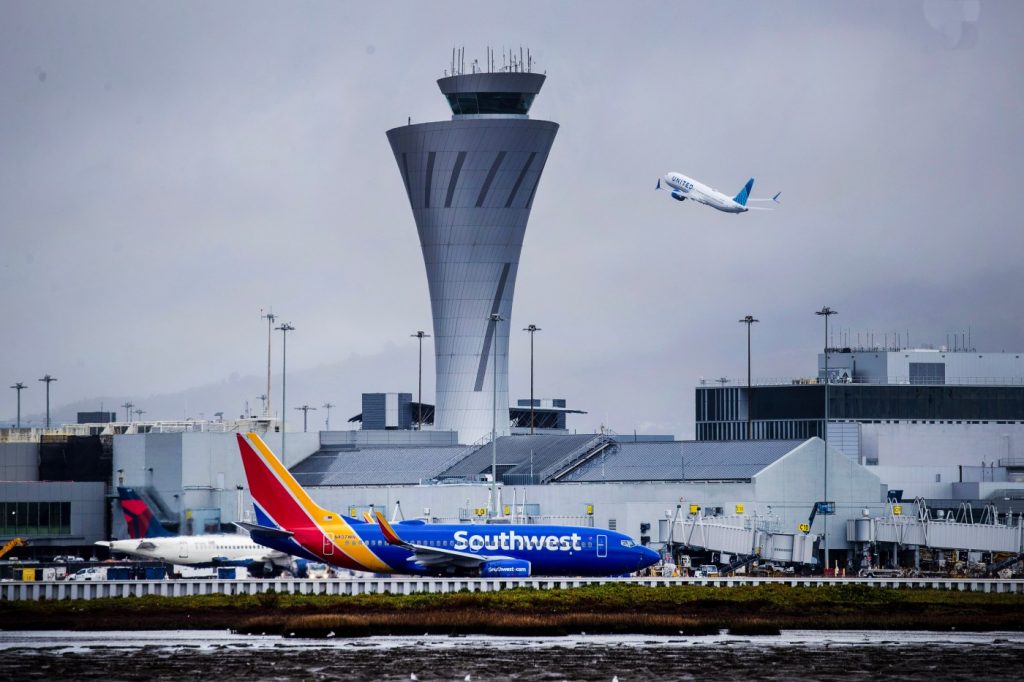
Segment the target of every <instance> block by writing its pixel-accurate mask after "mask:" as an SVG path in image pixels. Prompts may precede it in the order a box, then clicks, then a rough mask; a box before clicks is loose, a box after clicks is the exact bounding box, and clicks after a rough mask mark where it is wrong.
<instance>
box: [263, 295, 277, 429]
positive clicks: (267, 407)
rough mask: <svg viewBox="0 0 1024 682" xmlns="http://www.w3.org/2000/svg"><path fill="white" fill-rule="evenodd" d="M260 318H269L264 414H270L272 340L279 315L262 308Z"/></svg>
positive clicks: (266, 415) (267, 415)
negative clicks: (264, 311) (264, 310)
mask: <svg viewBox="0 0 1024 682" xmlns="http://www.w3.org/2000/svg"><path fill="white" fill-rule="evenodd" d="M260 318H266V320H267V393H266V395H265V396H263V416H264V417H269V416H270V340H271V338H273V331H272V330H273V328H274V320H276V319H277V315H275V314H274V313H272V312H271V313H267V314H266V315H264V314H263V310H262V309H260Z"/></svg>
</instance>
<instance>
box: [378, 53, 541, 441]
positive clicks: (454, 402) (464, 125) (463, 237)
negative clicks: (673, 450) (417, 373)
mask: <svg viewBox="0 0 1024 682" xmlns="http://www.w3.org/2000/svg"><path fill="white" fill-rule="evenodd" d="M437 83H438V86H439V87H440V88H441V92H442V93H444V95H445V96H446V97H447V98H448V102H449V104H450V105H451V107H452V112H453V116H452V120H450V121H438V122H434V123H419V124H416V125H407V126H402V127H399V128H394V129H392V130H389V131H388V133H387V135H388V141H389V142H390V143H391V149H392V150H393V151H394V153H395V160H396V161H397V162H398V169H399V172H400V173H401V176H402V182H403V184H404V186H405V191H406V194H407V196H408V198H409V204H410V205H411V206H412V212H413V218H414V219H415V221H416V229H417V230H418V232H419V237H420V245H421V247H422V249H423V261H424V264H425V265H426V270H427V283H428V286H429V288H430V306H431V310H432V312H433V318H434V353H435V356H436V371H437V382H436V403H437V404H436V410H435V416H434V426H435V428H437V429H442V430H455V431H458V432H459V440H460V442H463V443H473V442H476V441H477V440H479V439H481V438H483V437H484V436H489V434H490V432H491V418H492V409H493V395H492V389H493V386H494V384H493V381H494V380H495V379H494V377H495V375H497V396H498V397H497V414H498V429H497V431H498V435H499V436H500V435H508V433H509V419H508V337H509V329H511V328H512V296H513V293H514V292H515V285H516V274H517V272H518V269H519V253H520V251H521V250H522V245H523V235H524V234H525V232H526V223H527V221H528V220H529V218H530V209H531V207H532V206H533V199H534V196H535V195H536V192H537V186H538V184H539V183H540V177H541V173H542V172H543V170H544V164H545V163H546V162H547V157H548V151H549V150H550V149H551V144H552V142H554V139H555V134H556V133H557V131H558V124H557V123H552V122H550V121H535V120H531V119H530V118H529V117H528V116H527V112H528V111H529V109H530V105H531V104H532V102H533V98H534V96H535V95H536V94H537V93H538V92H539V91H540V88H541V85H543V83H544V76H543V75H540V74H534V73H477V74H469V75H459V76H450V77H448V78H442V79H440V80H439V81H438V82H437ZM495 313H497V314H498V315H500V316H501V318H502V321H501V322H498V323H494V322H492V321H491V320H490V316H491V315H492V314H495ZM492 344H497V348H494V347H493V345H492ZM495 351H496V353H497V362H496V365H497V372H495V371H494V369H495V368H493V367H491V364H490V363H492V362H494V357H495Z"/></svg>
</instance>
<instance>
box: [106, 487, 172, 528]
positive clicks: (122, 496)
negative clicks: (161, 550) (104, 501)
mask: <svg viewBox="0 0 1024 682" xmlns="http://www.w3.org/2000/svg"><path fill="white" fill-rule="evenodd" d="M117 497H118V501H119V502H120V503H121V512H122V513H123V514H124V522H125V523H126V524H128V537H130V538H132V539H137V538H169V537H171V536H172V535H174V534H173V533H171V532H170V531H169V530H167V529H166V528H164V526H163V524H162V523H160V520H159V519H157V518H156V516H154V515H153V512H152V510H150V508H149V505H148V504H146V501H145V500H144V499H142V498H141V497H139V494H138V493H137V492H135V488H122V487H118V489H117Z"/></svg>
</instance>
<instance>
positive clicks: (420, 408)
mask: <svg viewBox="0 0 1024 682" xmlns="http://www.w3.org/2000/svg"><path fill="white" fill-rule="evenodd" d="M409 336H411V337H414V338H417V339H419V340H420V371H419V380H418V382H417V386H418V389H417V391H418V393H417V395H416V402H417V405H418V407H417V415H416V430H417V431H422V430H423V339H425V338H430V334H428V333H426V332H425V331H422V330H420V331H418V332H416V333H415V334H409Z"/></svg>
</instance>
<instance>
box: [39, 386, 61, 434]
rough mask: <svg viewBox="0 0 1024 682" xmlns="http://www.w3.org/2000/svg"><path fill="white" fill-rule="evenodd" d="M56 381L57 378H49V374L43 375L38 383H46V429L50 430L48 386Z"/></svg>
mask: <svg viewBox="0 0 1024 682" xmlns="http://www.w3.org/2000/svg"><path fill="white" fill-rule="evenodd" d="M56 380H57V377H51V376H50V375H49V374H44V375H43V378H42V379H40V381H42V382H45V383H46V428H50V384H52V383H53V382H54V381H56Z"/></svg>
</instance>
